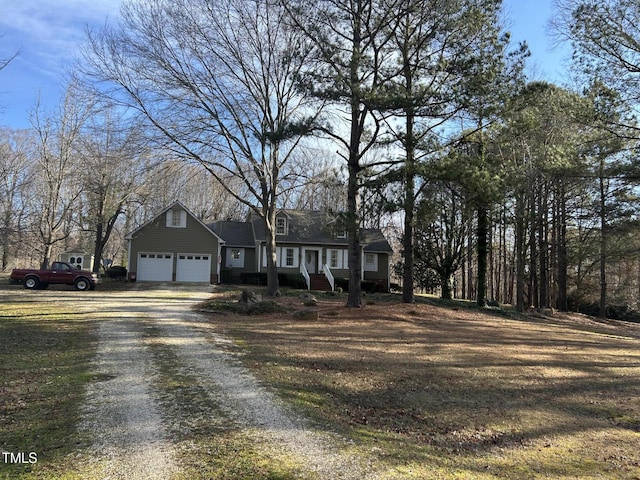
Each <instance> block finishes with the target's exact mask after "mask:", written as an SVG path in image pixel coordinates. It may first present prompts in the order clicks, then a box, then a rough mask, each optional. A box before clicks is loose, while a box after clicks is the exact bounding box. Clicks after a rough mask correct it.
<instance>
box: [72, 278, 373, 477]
mask: <svg viewBox="0 0 640 480" xmlns="http://www.w3.org/2000/svg"><path fill="white" fill-rule="evenodd" d="M107 297H108V298H109V301H105V300H104V299H103V300H102V301H101V311H102V312H103V313H101V314H100V331H99V345H98V354H97V357H96V360H95V375H96V378H97V380H98V381H96V382H94V383H93V384H92V385H91V386H90V388H89V390H88V393H87V401H86V408H85V414H84V419H83V421H82V425H81V430H82V431H83V432H85V433H86V434H89V435H90V436H91V438H92V441H91V445H92V446H91V451H92V452H93V453H92V457H93V458H94V459H95V465H94V468H93V470H96V471H97V474H96V476H97V477H98V478H110V479H120V478H122V479H124V478H127V479H129V478H133V479H136V478H141V479H142V478H147V479H166V478H171V477H172V476H173V474H176V473H178V472H179V471H180V465H179V462H178V461H177V455H176V450H175V446H174V445H173V443H172V439H171V438H170V434H169V433H168V432H169V430H170V429H169V428H168V425H170V424H171V425H175V424H177V423H179V422H180V421H181V419H176V418H168V417H167V416H168V415H172V414H171V413H169V412H167V411H163V409H162V406H161V401H160V400H159V399H160V397H162V395H163V392H157V391H154V389H153V387H152V382H153V379H154V376H155V375H157V368H158V367H157V366H156V365H155V364H154V360H153V356H152V355H151V354H150V352H149V347H148V345H147V344H145V341H144V333H145V332H144V329H145V328H153V329H154V331H155V332H156V334H155V336H154V342H158V343H161V344H163V345H164V346H165V347H168V348H170V349H171V350H172V351H173V353H174V354H175V356H176V358H177V359H178V360H179V361H178V362H177V363H178V364H179V367H178V366H177V368H180V369H182V370H183V373H184V374H187V375H189V376H190V377H195V378H196V379H197V383H198V385H200V386H201V387H203V388H204V389H205V390H206V392H207V395H208V397H209V398H210V399H211V402H212V404H215V405H216V407H217V408H218V409H219V411H222V412H223V413H224V416H225V417H227V420H231V421H232V422H233V423H234V424H235V425H237V426H238V427H239V428H241V429H243V430H244V431H245V432H246V434H248V435H251V438H255V439H256V444H257V445H260V448H265V449H270V450H272V453H275V454H279V453H281V454H285V455H292V456H294V457H295V458H296V459H297V461H298V462H299V464H300V465H301V466H302V470H303V471H304V472H307V474H313V475H316V476H318V477H319V478H322V479H324V478H332V479H345V480H347V479H365V478H374V477H373V476H372V475H373V474H372V473H370V472H371V471H372V469H371V467H370V466H369V465H363V464H362V462H361V461H360V460H359V459H355V458H353V457H351V456H348V455H346V454H344V453H341V452H340V450H341V447H344V446H345V445H344V444H343V441H342V440H341V439H339V438H337V437H335V436H334V435H332V434H330V433H326V432H318V431H315V430H313V429H311V428H310V427H309V425H308V423H307V422H306V421H305V420H304V419H302V418H299V417H297V416H296V415H294V414H293V413H292V412H291V411H290V410H289V409H287V408H286V407H285V406H284V405H283V404H282V403H281V402H280V401H279V400H278V399H277V398H276V397H275V396H274V395H273V394H271V393H270V392H269V390H268V389H267V388H265V387H264V386H262V385H260V383H259V382H258V381H257V380H256V379H255V377H254V376H253V375H252V374H251V373H250V372H249V371H248V370H247V369H246V368H245V367H244V366H243V365H242V364H241V362H240V361H239V360H238V358H237V357H236V356H235V355H234V354H233V353H232V352H231V351H230V349H229V348H228V347H229V340H228V339H226V338H224V337H221V336H219V335H216V334H214V333H212V332H211V331H208V330H207V328H206V324H205V323H204V322H203V317H202V316H200V315H198V314H196V313H193V312H192V311H191V310H190V306H191V305H193V304H194V303H195V302H197V301H199V300H203V299H205V298H207V297H208V292H207V290H202V291H196V292H194V293H193V294H189V295H186V294H184V293H182V294H180V295H175V294H174V293H173V292H169V291H158V290H155V291H152V292H144V293H143V292H136V294H135V295H131V294H113V297H111V294H107ZM158 332H159V333H158ZM174 415H175V413H174ZM303 475H305V474H303Z"/></svg>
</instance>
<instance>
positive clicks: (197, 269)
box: [176, 253, 211, 283]
mask: <svg viewBox="0 0 640 480" xmlns="http://www.w3.org/2000/svg"><path fill="white" fill-rule="evenodd" d="M176 268H177V271H176V281H178V282H207V283H209V282H210V281H211V255H208V254H196V253H179V254H178V264H177V267H176Z"/></svg>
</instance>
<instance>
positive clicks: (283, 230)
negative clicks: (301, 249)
mask: <svg viewBox="0 0 640 480" xmlns="http://www.w3.org/2000/svg"><path fill="white" fill-rule="evenodd" d="M286 234H287V218H286V217H276V235H286Z"/></svg>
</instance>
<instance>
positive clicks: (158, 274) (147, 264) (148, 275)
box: [137, 253, 173, 282]
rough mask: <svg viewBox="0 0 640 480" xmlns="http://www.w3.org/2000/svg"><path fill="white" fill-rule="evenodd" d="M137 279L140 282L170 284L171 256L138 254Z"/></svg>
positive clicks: (171, 278) (165, 254)
mask: <svg viewBox="0 0 640 480" xmlns="http://www.w3.org/2000/svg"><path fill="white" fill-rule="evenodd" d="M137 279H138V281H140V282H170V281H172V280H173V254H171V253H140V254H138V273H137Z"/></svg>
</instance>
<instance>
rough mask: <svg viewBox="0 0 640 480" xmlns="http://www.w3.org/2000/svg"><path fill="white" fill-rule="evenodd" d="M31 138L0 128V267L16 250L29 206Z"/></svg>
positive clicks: (6, 266)
mask: <svg viewBox="0 0 640 480" xmlns="http://www.w3.org/2000/svg"><path fill="white" fill-rule="evenodd" d="M31 140H32V138H31V137H30V136H29V134H28V133H27V132H26V131H24V130H23V131H13V130H9V129H2V130H0V248H2V260H1V262H0V269H1V270H5V269H6V268H8V265H9V262H10V260H11V259H12V258H13V257H14V255H15V253H16V252H17V247H18V243H19V242H20V239H21V234H22V228H21V227H22V224H23V222H24V220H25V217H26V215H27V213H28V209H29V200H30V197H31V195H30V194H29V187H30V185H31V183H32V182H33V168H32V166H31V162H30V160H31V158H30V157H29V147H28V145H29V143H30V141H31Z"/></svg>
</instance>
